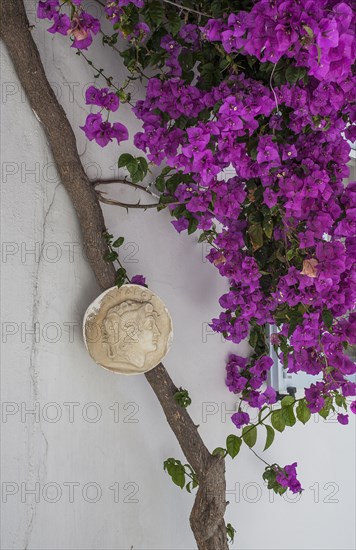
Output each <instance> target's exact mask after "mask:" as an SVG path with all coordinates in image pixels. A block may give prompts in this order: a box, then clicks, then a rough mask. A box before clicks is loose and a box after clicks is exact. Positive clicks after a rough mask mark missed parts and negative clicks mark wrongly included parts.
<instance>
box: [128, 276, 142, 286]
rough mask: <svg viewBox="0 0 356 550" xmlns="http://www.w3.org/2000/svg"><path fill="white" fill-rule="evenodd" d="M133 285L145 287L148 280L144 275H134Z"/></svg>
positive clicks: (132, 278)
mask: <svg viewBox="0 0 356 550" xmlns="http://www.w3.org/2000/svg"><path fill="white" fill-rule="evenodd" d="M131 283H132V284H133V285H142V286H145V285H146V279H145V277H144V276H143V275H134V276H133V277H131Z"/></svg>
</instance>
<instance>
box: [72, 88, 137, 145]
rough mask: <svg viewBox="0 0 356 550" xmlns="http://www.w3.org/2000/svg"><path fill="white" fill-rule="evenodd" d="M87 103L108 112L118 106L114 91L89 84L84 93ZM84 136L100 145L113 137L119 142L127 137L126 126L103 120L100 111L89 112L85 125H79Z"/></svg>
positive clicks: (105, 143) (108, 141) (116, 108)
mask: <svg viewBox="0 0 356 550" xmlns="http://www.w3.org/2000/svg"><path fill="white" fill-rule="evenodd" d="M85 99H86V104H87V105H97V106H98V107H101V108H102V109H106V110H107V111H109V112H115V111H117V110H118V108H119V103H120V101H119V97H118V96H117V94H116V93H113V92H109V88H100V89H99V88H96V87H95V86H90V87H89V88H88V89H87V91H86V94H85ZM81 129H82V130H83V131H84V132H85V135H86V137H87V138H88V139H89V140H90V141H92V140H95V141H96V143H97V144H98V145H100V147H105V146H106V145H107V144H108V143H110V142H111V141H112V140H113V139H116V140H117V143H118V144H120V143H121V142H122V141H126V140H127V139H128V138H129V134H128V131H127V128H126V126H124V125H123V124H121V123H120V122H114V123H113V124H111V123H110V122H109V121H108V120H103V116H102V113H96V114H94V113H91V114H90V115H88V116H87V118H86V121H85V125H84V126H81Z"/></svg>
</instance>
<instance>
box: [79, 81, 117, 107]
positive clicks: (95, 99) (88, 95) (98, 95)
mask: <svg viewBox="0 0 356 550" xmlns="http://www.w3.org/2000/svg"><path fill="white" fill-rule="evenodd" d="M85 102H86V104H87V105H97V106H98V107H104V108H105V109H107V110H108V111H112V112H115V111H117V110H118V108H119V104H120V101H119V98H118V96H117V95H116V94H115V93H113V92H109V88H96V87H95V86H89V88H88V89H87V90H86V92H85Z"/></svg>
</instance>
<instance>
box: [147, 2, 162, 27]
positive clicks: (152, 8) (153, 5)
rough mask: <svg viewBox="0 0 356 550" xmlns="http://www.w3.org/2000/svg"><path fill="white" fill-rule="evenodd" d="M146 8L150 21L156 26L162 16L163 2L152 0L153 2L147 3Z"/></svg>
mask: <svg viewBox="0 0 356 550" xmlns="http://www.w3.org/2000/svg"><path fill="white" fill-rule="evenodd" d="M148 10H149V16H150V18H151V20H152V23H154V26H155V27H158V25H160V24H161V23H162V22H163V18H164V8H163V4H162V3H161V2H160V1H159V0H153V2H150V3H149V4H148Z"/></svg>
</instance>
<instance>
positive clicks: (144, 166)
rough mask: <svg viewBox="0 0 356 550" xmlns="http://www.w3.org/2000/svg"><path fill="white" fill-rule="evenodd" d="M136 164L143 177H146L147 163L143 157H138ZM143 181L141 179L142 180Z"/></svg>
mask: <svg viewBox="0 0 356 550" xmlns="http://www.w3.org/2000/svg"><path fill="white" fill-rule="evenodd" d="M137 162H138V163H139V166H140V168H141V170H142V173H143V177H145V176H146V175H147V172H148V162H147V160H146V159H145V158H144V157H138V159H137ZM142 179H143V178H142Z"/></svg>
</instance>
